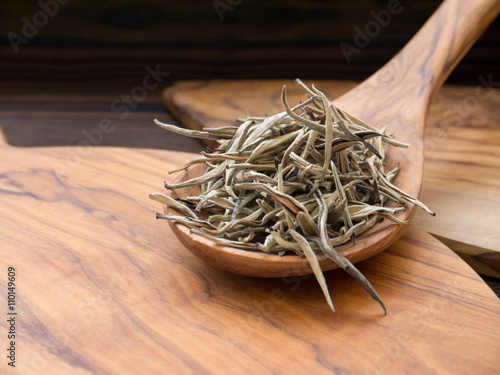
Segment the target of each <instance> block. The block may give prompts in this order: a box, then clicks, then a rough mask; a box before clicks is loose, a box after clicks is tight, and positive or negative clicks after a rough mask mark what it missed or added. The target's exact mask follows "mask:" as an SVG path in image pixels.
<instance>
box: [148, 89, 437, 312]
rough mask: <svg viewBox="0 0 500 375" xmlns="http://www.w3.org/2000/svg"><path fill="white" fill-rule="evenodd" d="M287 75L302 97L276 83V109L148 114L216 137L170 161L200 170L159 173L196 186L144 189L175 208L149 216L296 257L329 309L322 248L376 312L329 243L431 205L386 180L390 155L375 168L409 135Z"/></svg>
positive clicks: (174, 128)
mask: <svg viewBox="0 0 500 375" xmlns="http://www.w3.org/2000/svg"><path fill="white" fill-rule="evenodd" d="M296 83H297V84H298V85H299V86H300V87H301V88H302V89H303V90H304V91H305V94H306V96H307V100H306V101H304V102H303V103H301V104H299V105H297V106H295V107H294V108H290V106H289V105H288V102H287V98H286V86H284V87H283V91H282V96H281V99H282V104H283V107H284V112H281V113H278V114H276V115H274V116H266V117H249V116H248V115H247V118H246V119H244V120H241V121H242V122H243V123H242V124H241V125H240V126H239V127H232V126H227V127H220V128H205V129H203V130H202V131H195V130H188V129H184V128H180V127H177V126H174V125H168V124H163V123H160V122H159V121H157V120H155V122H156V124H157V125H159V126H160V127H162V128H164V129H166V130H169V131H172V132H175V133H179V134H183V135H186V136H190V137H195V138H200V139H210V140H215V141H217V142H218V147H217V148H216V149H215V150H213V151H212V150H210V149H209V150H207V152H202V156H201V157H199V158H196V159H194V160H192V161H190V162H189V163H187V164H186V165H184V166H183V167H181V168H178V169H176V170H173V171H170V173H172V172H176V171H180V170H183V169H186V168H188V167H190V166H192V165H194V164H198V163H202V164H204V165H206V172H205V173H203V174H201V175H200V176H198V177H196V178H192V179H190V180H188V181H185V182H182V183H178V184H169V183H165V187H166V188H167V189H180V188H183V187H187V186H193V185H198V186H199V187H200V189H201V192H200V194H199V195H196V196H190V197H186V198H180V197H178V198H177V199H172V198H170V197H168V196H167V195H164V194H160V193H155V194H151V195H150V198H151V199H153V200H156V201H159V202H161V203H163V204H166V205H167V206H169V207H171V208H173V209H174V210H176V211H177V212H178V213H179V214H180V215H178V216H176V215H164V214H157V218H161V219H168V220H173V221H175V222H178V223H181V224H183V225H186V226H188V227H189V228H191V233H194V234H197V235H200V236H203V237H207V238H209V239H210V240H212V241H213V242H214V243H216V244H219V245H224V246H231V247H235V248H239V249H244V250H248V251H262V252H266V253H275V254H276V255H277V256H283V255H287V254H296V255H298V256H301V257H305V258H306V259H307V260H308V262H309V264H310V265H311V268H312V270H313V271H314V274H315V276H316V278H317V280H318V282H319V284H320V286H321V288H322V290H323V293H324V295H325V297H326V300H327V302H328V304H329V306H330V308H331V309H332V311H335V310H334V307H333V303H332V300H331V298H330V295H329V292H328V289H327V285H326V281H325V278H324V276H323V273H322V271H321V268H320V266H319V263H318V259H317V254H321V253H322V254H324V255H325V256H326V257H328V258H329V259H331V260H332V261H333V262H335V263H336V264H338V265H339V266H340V267H341V268H343V269H344V270H345V271H347V272H348V273H349V274H350V275H351V276H353V277H354V278H355V279H356V280H357V281H358V282H359V283H360V284H361V285H362V286H363V287H364V289H365V290H366V291H367V292H368V293H369V294H370V296H371V297H372V298H374V299H375V300H376V301H378V302H379V303H380V304H381V306H382V308H383V309H384V312H385V311H386V309H385V306H384V303H383V302H382V300H381V298H380V297H379V295H378V294H377V292H376V291H375V290H374V288H373V287H372V285H371V284H370V282H369V281H368V280H367V279H366V278H365V277H364V276H363V275H362V274H361V273H360V272H359V271H358V270H357V269H356V267H354V265H353V264H352V263H351V262H350V261H349V260H348V259H346V258H345V257H344V256H343V255H342V254H341V253H339V252H338V251H337V250H336V249H335V248H336V247H337V246H339V245H342V244H345V243H347V242H349V241H352V242H355V241H356V236H359V235H360V234H362V233H363V232H366V231H367V230H368V229H370V228H371V227H373V226H374V225H375V224H376V223H377V222H379V221H381V220H383V219H385V220H391V221H393V222H394V223H396V224H406V223H407V222H406V221H401V220H400V219H398V217H397V216H396V214H397V213H398V212H401V211H404V210H405V205H406V202H410V203H412V204H415V205H417V206H420V207H421V208H423V209H424V210H425V211H427V212H428V213H429V214H432V215H434V213H433V212H431V211H430V210H429V209H428V208H427V207H426V206H425V205H424V204H422V203H421V202H420V201H419V200H417V199H415V198H413V197H412V196H410V195H409V194H407V193H405V192H404V191H402V190H401V189H399V188H398V187H396V186H395V185H393V184H392V183H391V181H392V180H393V179H394V177H395V176H396V174H397V173H398V170H399V165H397V166H396V167H395V168H394V169H392V170H390V171H388V172H387V173H386V172H385V171H384V155H385V151H384V145H386V144H388V145H392V146H396V147H408V146H409V145H408V144H405V143H401V142H398V141H396V140H395V139H393V138H392V137H390V136H389V135H387V134H385V129H384V130H382V131H378V130H376V129H375V128H373V127H372V126H370V125H368V124H366V123H365V122H363V121H361V120H359V119H357V118H356V117H354V116H352V115H350V114H349V113H347V112H345V111H343V110H342V109H340V108H337V107H336V106H334V105H333V104H332V103H331V102H330V100H328V98H327V97H326V96H325V95H324V94H323V93H322V92H321V91H319V90H317V89H316V88H315V87H314V86H312V88H309V87H307V86H306V85H304V84H303V83H302V82H301V81H299V80H296ZM389 201H390V202H392V204H391V205H387V204H386V203H388V202H389Z"/></svg>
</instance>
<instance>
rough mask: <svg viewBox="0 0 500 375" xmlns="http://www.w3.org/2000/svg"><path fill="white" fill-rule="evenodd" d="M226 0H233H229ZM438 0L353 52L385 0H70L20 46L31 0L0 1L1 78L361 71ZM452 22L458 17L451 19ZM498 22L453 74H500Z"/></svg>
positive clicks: (33, 5) (413, 8) (387, 52)
mask: <svg viewBox="0 0 500 375" xmlns="http://www.w3.org/2000/svg"><path fill="white" fill-rule="evenodd" d="M222 2H223V3H226V4H227V1H226V0H223V1H222ZM440 2H441V1H440V0H420V1H409V0H401V2H400V3H401V5H402V8H403V10H402V11H401V12H400V13H398V14H394V15H393V16H392V17H391V20H390V22H389V23H388V25H387V26H386V27H381V29H380V32H379V33H378V34H376V35H375V36H373V37H370V41H369V44H368V45H367V46H366V47H364V48H361V52H360V53H358V54H354V55H352V62H351V63H350V64H349V63H347V61H346V58H345V57H344V55H343V53H342V51H341V49H340V47H339V45H340V43H341V42H346V43H350V44H351V45H355V43H354V37H355V35H356V34H357V32H356V31H355V29H354V28H355V27H359V28H360V29H362V30H364V29H365V26H366V25H367V24H368V23H369V22H371V21H373V16H372V15H371V14H370V12H371V11H375V12H380V11H383V10H385V9H386V8H387V1H386V0H353V1H321V0H313V1H300V0H293V1H284V0H277V1H273V2H269V1H265V0H244V1H243V2H241V3H240V4H239V5H237V6H236V7H234V9H233V10H232V11H227V12H226V13H224V19H223V20H222V21H221V20H220V18H219V16H218V15H217V12H216V10H215V9H214V6H213V2H212V1H205V0H186V1H173V0H167V1H164V0H146V1H141V2H139V1H137V0H134V1H131V0H127V1H123V2H116V1H113V0H104V1H99V2H95V1H94V2H89V1H85V0H71V1H70V2H69V3H68V4H65V5H61V6H60V9H59V12H58V13H57V14H56V15H55V16H54V17H50V19H49V20H48V22H47V24H46V25H45V26H43V27H40V28H39V29H38V31H37V33H36V35H35V36H33V37H30V38H28V43H27V44H21V45H20V46H19V51H18V53H15V52H14V49H13V48H12V46H11V44H10V42H9V39H8V37H7V35H8V33H10V32H12V33H16V34H18V35H22V27H23V24H24V21H23V20H22V18H23V17H26V19H28V20H32V19H33V16H34V15H35V14H36V13H37V12H39V11H40V6H39V5H38V2H36V1H31V0H17V1H4V2H1V3H0V81H12V80H16V81H31V82H44V83H45V84H47V85H48V84H52V83H54V82H56V83H57V82H64V81H71V82H74V83H75V84H80V83H82V82H85V81H88V80H100V79H107V78H113V79H119V80H121V81H128V82H129V83H132V82H134V79H136V78H137V77H139V78H140V77H141V76H142V75H143V71H144V67H145V66H147V65H150V64H153V65H156V64H160V65H161V66H162V67H163V69H164V70H166V71H169V72H170V73H171V79H173V80H179V79H205V78H210V79H213V78H296V77H301V78H304V79H305V78H314V79H318V78H322V79H327V78H334V79H352V80H362V79H364V78H366V77H367V76H368V75H370V74H371V73H372V72H374V71H376V70H377V69H378V68H380V67H381V66H382V65H383V64H384V63H385V62H386V61H387V60H388V59H389V58H391V57H392V56H393V55H395V54H396V53H397V52H398V51H399V50H400V49H401V47H403V46H404V45H405V44H406V43H407V42H408V40H409V39H410V38H411V36H412V35H413V34H414V33H415V32H416V31H417V30H418V29H419V28H420V27H421V26H422V25H423V23H424V22H425V21H426V20H427V18H428V17H429V16H430V15H431V14H432V12H433V11H434V10H435V9H436V8H437V6H438V5H439V3H440ZM447 22H453V20H452V19H450V20H448V21H447ZM499 40H500V21H498V20H497V21H496V22H495V23H494V24H493V25H492V26H491V27H490V28H489V29H488V30H487V31H486V33H485V34H484V35H483V36H482V37H481V38H480V39H479V41H478V42H477V43H476V45H474V47H473V48H472V50H471V51H470V52H469V54H468V55H467V56H466V57H465V59H464V60H463V61H462V63H461V64H460V65H459V66H458V67H457V68H456V70H455V72H454V73H453V74H452V76H451V77H450V82H459V83H469V84H475V83H476V81H477V76H478V75H479V74H483V75H484V74H489V73H492V74H494V75H495V76H496V77H498V75H500V54H499V52H498V51H499Z"/></svg>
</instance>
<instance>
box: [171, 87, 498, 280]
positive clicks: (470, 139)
mask: <svg viewBox="0 0 500 375" xmlns="http://www.w3.org/2000/svg"><path fill="white" fill-rule="evenodd" d="M484 78H487V77H484ZM307 83H308V84H311V83H315V85H316V86H317V87H318V88H319V89H320V90H322V91H324V92H325V93H327V95H330V96H331V97H332V98H335V97H338V96H341V95H342V94H344V93H345V92H347V91H349V90H350V89H352V88H353V87H355V86H356V83H355V82H349V81H307ZM283 84H287V87H288V90H289V98H290V102H292V103H297V102H299V100H302V97H303V94H302V92H301V91H300V90H299V89H297V88H296V87H295V85H293V83H292V82H291V81H282V80H266V81H256V80H248V81H247V80H244V81H192V82H189V81H184V82H178V83H176V84H175V85H174V86H172V87H170V88H168V89H167V90H165V91H164V95H163V97H164V101H165V103H166V105H167V107H168V108H169V110H170V111H171V112H172V114H174V116H175V117H176V118H177V119H179V120H180V121H181V122H182V124H184V126H186V127H188V128H191V129H200V128H202V127H204V126H208V127H217V126H222V125H235V124H236V121H235V118H237V117H242V116H243V117H244V111H245V109H248V111H249V113H250V115H263V114H266V113H267V114H272V113H277V112H279V111H281V110H282V107H281V102H280V90H281V87H282V85H283ZM485 90H486V91H485ZM477 93H479V94H480V97H481V98H482V99H481V100H479V99H478V100H477V106H476V105H475V104H474V103H476V102H475V101H474V100H475V98H477ZM470 103H472V104H473V105H475V107H468V106H470V105H471V104H470ZM215 106H218V107H217V108H218V110H217V112H215V111H214V110H213V108H214V107H215ZM498 106H500V90H498V89H494V88H493V87H489V88H484V86H482V85H481V82H479V81H478V86H477V87H469V88H468V87H460V86H444V87H443V89H442V91H440V93H439V94H438V95H437V97H436V99H435V100H434V102H433V104H432V105H431V107H430V109H429V114H428V116H427V120H426V121H427V126H426V130H425V161H424V166H425V167H424V176H423V187H422V193H421V199H422V200H423V201H424V202H425V203H426V204H427V205H428V206H429V207H431V208H432V209H433V210H435V211H436V212H437V213H438V214H437V216H436V217H430V216H427V214H425V213H423V212H419V211H417V212H416V216H415V219H414V220H415V221H414V222H415V224H416V225H417V226H419V227H420V228H422V229H424V230H425V231H427V232H429V233H432V234H434V235H436V236H439V237H438V238H440V239H442V240H443V241H445V243H446V245H447V246H449V247H450V248H451V249H453V250H454V251H456V252H457V253H459V254H460V255H461V256H463V257H464V259H465V260H466V261H467V262H468V263H469V264H470V265H472V266H473V267H474V269H475V270H476V271H477V272H479V273H481V274H485V275H490V276H497V277H498V276H500V273H499V272H498V266H497V265H498V259H499V257H500V236H499V235H498V230H496V229H495V225H496V224H497V222H498V218H497V212H496V210H492V209H491V208H492V207H500V185H499V181H500V154H499V150H500V115H499V113H498V111H497V108H498ZM471 108H472V109H471ZM375 125H377V124H375ZM389 131H391V128H389ZM395 135H396V136H398V134H397V133H396V134H395ZM410 143H412V140H410ZM471 208H472V209H471ZM464 213H466V214H464ZM471 255H472V256H471Z"/></svg>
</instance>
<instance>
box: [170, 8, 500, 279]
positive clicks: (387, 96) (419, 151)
mask: <svg viewBox="0 0 500 375" xmlns="http://www.w3.org/2000/svg"><path fill="white" fill-rule="evenodd" d="M499 11H500V1H496V0H446V1H444V2H443V3H442V4H441V6H440V7H439V8H438V9H437V10H436V12H435V13H434V14H433V15H432V17H431V18H430V19H429V20H428V21H427V22H426V24H425V25H424V26H423V27H422V29H421V30H420V31H419V32H418V33H417V34H416V35H415V36H414V37H413V39H412V40H411V41H410V42H409V43H408V44H407V45H406V46H405V47H404V48H403V49H402V50H401V51H400V52H399V53H398V54H397V55H396V56H395V57H394V58H392V59H391V60H390V61H389V62H388V63H387V64H386V65H384V67H382V68H381V69H380V70H379V71H377V72H376V73H375V74H373V75H372V76H371V77H369V78H368V79H367V80H365V81H364V82H362V83H361V84H360V85H358V86H357V87H355V88H354V89H353V90H351V91H349V92H348V93H346V94H344V95H343V96H341V97H339V98H337V99H335V100H334V103H335V105H336V106H338V107H340V108H342V109H344V110H346V111H347V112H349V113H351V114H352V115H355V116H356V117H358V118H360V119H362V120H363V121H365V122H367V123H369V124H371V125H372V126H374V127H376V128H382V127H387V131H388V133H389V134H391V135H394V138H396V139H397V140H399V141H402V142H406V143H409V144H410V145H411V146H410V148H397V147H389V148H388V149H387V153H386V170H390V169H392V168H393V167H394V166H395V165H396V164H397V163H399V164H400V171H399V173H398V175H397V176H396V178H395V179H394V180H393V184H394V185H396V186H397V187H398V188H400V189H401V190H403V191H405V192H407V193H408V194H410V195H412V196H414V197H418V195H419V193H420V188H421V185H422V176H423V161H424V127H425V118H426V115H427V110H428V107H429V104H430V101H431V100H432V98H433V97H434V95H435V94H436V92H437V91H438V89H439V88H440V87H441V85H442V83H443V82H444V80H445V79H446V77H447V76H448V75H449V74H450V73H451V71H452V70H453V68H454V67H455V66H456V64H458V62H459V61H460V59H461V58H462V57H463V55H464V54H465V53H466V52H467V51H468V49H469V48H470V47H471V46H472V45H473V43H474V42H475V40H476V39H477V38H478V37H479V35H481V33H482V32H483V31H484V30H485V29H486V27H487V26H488V25H489V24H490V23H491V22H492V21H493V19H494V18H495V17H496V15H497V14H498V12H499ZM205 168H206V167H205V166H204V165H199V164H197V165H194V166H192V167H190V168H188V169H187V170H186V171H185V172H184V173H182V174H181V175H180V176H179V177H178V178H177V179H176V180H175V182H174V183H179V182H183V181H186V180H188V179H190V178H193V177H196V176H200V175H202V174H203V173H204V172H205ZM199 193H200V190H199V187H188V188H183V189H176V190H174V191H168V193H167V194H168V195H170V196H171V197H172V198H175V197H177V196H181V197H186V196H188V195H198V194H199ZM165 210H166V212H167V214H176V215H179V213H178V212H174V210H172V209H170V208H166V207H165ZM414 211H415V206H414V205H412V204H408V205H407V209H406V211H405V212H401V213H399V214H397V217H398V218H399V219H400V220H408V219H410V218H411V217H413V213H414ZM169 224H170V226H171V228H172V230H173V232H174V233H175V234H176V236H177V237H178V238H179V240H180V241H181V242H182V243H183V244H184V245H185V246H186V247H187V248H188V249H189V250H190V251H191V252H192V253H194V254H195V255H196V256H198V257H199V258H201V259H202V260H204V261H205V262H207V263H209V264H211V265H213V266H215V267H218V268H221V269H224V270H227V271H231V272H234V273H238V274H243V275H249V276H261V277H286V276H295V275H303V274H310V273H312V272H313V271H312V269H311V267H310V266H309V263H308V262H307V260H306V259H305V258H302V257H299V256H297V255H285V256H278V255H276V254H267V253H263V252H260V251H259V252H257V251H255V252H254V251H248V250H240V249H236V248H231V247H226V246H220V245H217V244H215V243H214V242H213V241H211V240H210V239H207V238H205V237H201V236H198V235H195V234H192V233H190V230H189V228H187V227H186V226H184V225H182V224H179V223H174V222H171V221H169ZM405 229H406V226H404V225H396V224H394V223H393V222H391V221H389V220H383V221H381V222H380V223H377V224H376V225H375V226H374V227H373V228H371V229H370V230H369V231H367V232H365V233H363V234H362V235H361V236H359V237H358V238H357V240H356V244H353V243H352V242H350V243H346V244H344V245H342V246H338V247H336V249H337V250H338V251H339V252H341V253H342V254H343V255H344V256H345V257H346V258H347V259H349V260H350V261H351V262H352V263H356V262H359V261H361V260H364V259H367V258H369V257H371V256H373V255H375V254H377V253H379V252H381V251H382V250H384V249H385V248H387V247H388V246H390V245H391V244H392V243H393V242H394V241H396V240H397V239H398V238H399V237H400V236H401V235H402V234H403V232H404V230H405ZM318 260H319V263H320V266H321V268H322V270H323V271H326V270H330V269H334V268H337V265H336V264H335V263H334V262H332V261H331V260H329V259H327V258H326V257H325V256H324V255H318Z"/></svg>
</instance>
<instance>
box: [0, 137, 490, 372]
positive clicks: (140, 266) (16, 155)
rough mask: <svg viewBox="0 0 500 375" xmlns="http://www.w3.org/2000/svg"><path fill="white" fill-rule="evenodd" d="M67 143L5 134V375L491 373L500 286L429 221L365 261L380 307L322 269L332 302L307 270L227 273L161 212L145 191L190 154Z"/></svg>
mask: <svg viewBox="0 0 500 375" xmlns="http://www.w3.org/2000/svg"><path fill="white" fill-rule="evenodd" d="M166 136H167V135H166ZM68 150H71V149H70V148H63V147H45V148H15V147H9V146H1V147H0V166H1V171H0V236H1V238H2V257H1V258H0V269H1V270H3V271H2V272H4V273H5V277H6V269H7V266H14V267H15V268H16V276H17V305H16V306H17V312H18V316H17V318H18V323H17V324H18V325H17V333H18V337H17V348H18V357H17V367H16V369H9V368H7V365H6V363H5V358H4V359H3V360H2V363H0V366H1V373H2V374H4V373H5V374H50V375H67V374H127V373H148V374H165V373H168V374H186V373H193V374H195V373H196V374H203V373H217V374H229V373H235V372H239V373H256V372H258V373H260V374H268V373H269V374H270V373H283V372H287V373H291V374H294V373H307V372H310V373H315V374H322V373H343V372H345V373H349V372H350V373H356V374H359V373H361V374H363V373H366V374H371V373H380V374H382V373H410V374H411V373H415V374H422V373H440V374H446V373H449V374H470V373H482V374H486V373H488V374H490V373H494V372H495V371H497V370H498V366H499V362H498V361H499V358H500V348H499V346H498V342H499V339H500V336H499V332H500V314H499V313H500V302H499V300H498V298H497V297H496V296H495V295H494V293H493V292H492V291H491V290H490V289H489V288H488V287H487V286H486V285H485V284H484V282H483V281H482V280H481V279H480V278H479V277H478V276H477V274H475V272H474V271H473V270H472V269H470V268H469V267H468V266H467V265H466V264H465V263H464V262H463V261H462V260H461V259H459V258H458V257H457V256H456V255H455V254H453V252H451V251H450V250H449V249H447V248H446V247H444V246H443V245H442V244H440V243H439V242H438V241H437V240H435V239H433V238H432V237H431V236H429V235H427V234H426V233H424V232H422V231H420V230H418V229H416V228H414V227H412V228H410V229H409V230H408V231H407V233H406V234H405V236H403V238H402V239H400V240H399V241H398V242H396V243H395V244H394V245H393V246H391V247H390V248H389V249H388V250H386V251H384V252H383V253H381V254H379V255H377V256H375V257H373V258H371V259H369V260H367V261H364V262H362V263H360V264H359V268H360V269H361V271H362V272H363V273H364V274H365V275H366V276H367V277H368V278H369V279H370V281H371V282H372V283H373V285H374V287H375V288H376V289H377V290H378V292H379V293H380V295H381V296H382V298H383V299H384V301H385V303H386V305H387V307H388V315H387V316H383V315H382V313H381V311H380V307H379V306H378V305H377V303H376V302H374V301H372V300H371V299H370V298H369V297H368V296H367V295H366V293H365V292H364V291H363V290H362V288H361V287H360V286H359V285H357V284H356V282H355V281H354V280H352V279H351V278H350V277H349V276H348V275H346V274H345V273H344V272H342V271H340V270H335V271H330V272H328V273H326V279H327V282H328V284H329V285H330V289H331V290H332V293H333V299H334V303H335V305H336V306H337V307H338V308H337V314H335V315H333V314H332V313H331V312H330V310H329V308H328V306H327V304H326V303H325V301H324V297H323V295H322V293H321V290H320V288H319V286H318V285H317V284H316V281H315V280H314V278H313V277H309V278H307V279H300V278H296V279H293V278H292V279H284V280H282V279H258V278H250V277H244V276H237V275H234V274H230V273H227V272H224V271H220V270H218V269H216V268H213V267H211V266H208V265H206V264H205V263H203V262H202V261H200V260H199V259H197V258H196V257H195V256H193V255H192V254H191V253H189V252H188V251H187V250H186V249H185V248H184V247H183V246H182V245H181V244H180V243H179V242H178V241H177V239H175V237H173V234H172V232H171V231H170V229H169V227H168V225H167V223H166V222H165V221H159V220H154V211H155V210H160V209H161V207H158V204H157V203H156V202H152V201H150V200H149V199H148V193H150V192H154V191H161V190H162V189H161V188H162V181H163V179H164V178H165V177H166V178H167V179H170V180H171V179H172V178H173V176H168V175H167V173H166V171H167V170H168V169H169V168H172V167H173V166H178V165H180V164H181V163H183V162H184V161H186V160H187V159H190V158H192V156H193V155H192V154H187V153H182V152H170V151H161V150H145V149H134V150H132V149H122V148H112V147H101V148H92V149H89V150H87V151H88V155H86V156H85V157H84V158H82V162H81V163H79V164H78V165H73V166H68V167H67V168H66V167H65V164H64V163H65V160H66V157H67V153H68ZM5 277H3V278H2V281H1V283H2V288H1V292H0V298H1V299H2V300H3V301H6V298H7V297H6V286H5ZM2 306H4V305H3V303H2ZM6 326H7V323H6V319H2V323H1V324H0V327H1V331H0V337H2V338H5V337H6Z"/></svg>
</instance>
